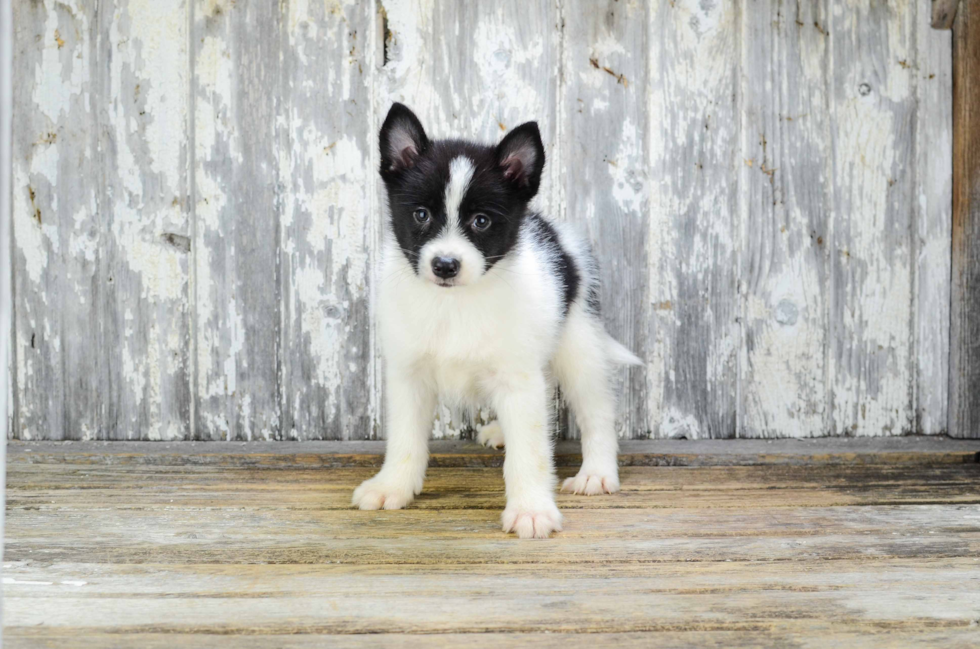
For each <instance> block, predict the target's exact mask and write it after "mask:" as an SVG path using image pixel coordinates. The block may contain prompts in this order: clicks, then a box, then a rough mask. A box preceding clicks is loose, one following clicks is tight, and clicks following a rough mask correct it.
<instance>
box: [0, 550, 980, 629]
mask: <svg viewBox="0 0 980 649" xmlns="http://www.w3.org/2000/svg"><path fill="white" fill-rule="evenodd" d="M777 563H778V562H777ZM833 563H834V564H843V565H835V567H836V568H837V569H836V570H835V571H829V570H826V569H819V568H817V569H815V570H814V571H807V572H802V571H799V566H795V568H796V572H797V573H801V574H796V575H794V574H792V573H791V572H790V571H789V570H787V568H788V567H789V566H787V565H785V563H784V565H783V566H780V568H781V569H776V570H771V569H765V568H760V570H759V572H760V575H758V576H756V575H752V574H751V573H752V570H750V569H749V567H748V566H746V565H744V564H743V565H735V566H733V568H734V569H730V570H726V571H715V570H675V569H674V566H673V565H669V566H656V567H654V569H653V570H646V569H644V567H640V566H635V567H634V568H635V570H636V573H635V574H630V573H629V571H628V570H626V569H625V568H626V566H622V565H617V566H615V567H613V570H609V569H607V567H606V566H595V567H591V566H583V567H580V568H579V569H578V571H577V573H576V571H575V570H574V569H568V568H565V569H562V568H557V569H554V570H549V571H548V572H545V570H542V569H541V568H534V567H530V566H528V567H524V569H523V570H524V572H523V574H522V573H521V572H519V571H518V570H516V569H513V568H507V567H504V569H503V570H500V569H498V568H497V567H496V566H466V567H465V568H466V569H465V570H461V569H456V570H443V569H440V568H436V569H427V570H425V571H424V572H423V571H421V570H409V571H403V570H401V569H399V567H386V568H385V569H384V570H383V571H381V570H378V569H377V568H375V569H373V570H371V571H361V570H352V569H351V568H350V567H338V568H331V567H329V566H309V567H307V570H306V572H307V574H303V573H301V572H299V571H298V570H297V569H296V568H297V567H296V566H290V567H285V568H282V567H279V568H275V567H273V568H272V569H268V568H266V567H259V566H256V567H251V566H249V567H247V568H246V569H244V570H242V571H241V572H240V573H239V574H237V575H236V574H234V573H233V572H231V571H229V570H228V569H227V568H224V569H222V568H221V567H218V566H192V565H182V566H173V567H171V566H151V567H150V570H146V569H142V570H141V569H140V568H144V567H142V566H133V567H113V566H109V567H108V569H106V568H103V567H99V566H91V565H81V566H74V565H60V566H56V567H54V569H53V570H45V569H43V568H35V569H27V570H24V569H15V570H14V571H13V572H14V574H15V575H16V576H15V577H13V579H14V580H16V581H21V582H28V583H26V584H21V585H18V584H16V583H15V584H13V585H12V588H11V593H10V594H9V595H8V596H7V597H8V605H9V607H10V608H9V609H8V610H9V613H8V614H9V615H10V616H11V617H12V621H13V622H14V624H13V625H11V624H10V623H9V622H8V625H11V626H17V627H21V628H24V627H29V626H32V625H34V624H37V623H42V622H43V623H44V624H45V625H46V626H49V627H54V628H55V629H57V628H58V627H66V626H74V627H79V626H80V627H82V628H83V629H85V630H96V629H106V630H108V629H114V630H117V632H134V631H135V632H140V631H143V632H150V631H156V632H160V631H168V630H169V631H172V632H182V633H193V632H206V631H208V630H217V629H221V630H222V631H223V633H224V634H245V633H255V632H260V633H261V632H265V633H275V632H277V631H278V632H285V631H286V630H287V629H289V628H294V629H296V628H299V629H302V630H304V631H305V632H306V633H342V634H353V633H378V632H385V633H398V632H401V633H440V632H467V631H468V632H484V633H487V632H492V633H501V632H528V631H536V632H543V631H550V632H552V633H595V632H615V631H618V632H636V631H644V630H662V631H667V630H675V631H680V630H683V629H684V627H685V625H688V624H692V623H694V624H697V623H698V622H700V623H701V624H704V625H706V626H707V627H708V628H713V629H715V630H725V629H730V630H738V629H740V628H743V629H744V628H745V625H746V623H747V622H750V621H751V622H755V623H756V624H760V623H762V624H765V623H767V622H771V621H776V620H786V619H789V620H793V619H795V620H800V621H807V622H809V623H810V624H814V625H816V624H821V623H823V624H831V625H833V624H835V622H834V621H830V620H828V618H831V617H835V612H836V616H838V617H839V619H838V620H837V621H836V623H839V624H841V625H842V626H844V625H846V626H855V627H858V628H860V627H861V626H865V627H866V628H867V629H868V630H870V628H872V627H873V625H875V624H879V625H881V626H883V627H884V628H885V629H888V628H889V627H892V628H893V629H894V628H897V627H898V626H899V625H898V623H897V622H898V621H897V620H895V619H894V618H895V615H894V612H893V609H892V610H890V608H889V607H901V608H908V607H909V606H910V605H911V606H914V607H915V609H916V617H917V618H918V619H917V620H916V622H914V623H913V624H912V625H911V626H912V629H915V628H916V625H921V627H920V628H923V629H924V628H929V627H932V628H933V629H937V628H938V629H943V628H944V627H945V628H951V629H956V628H966V627H967V626H968V624H969V623H970V621H971V615H972V613H973V610H972V606H974V605H975V603H976V601H977V599H978V598H980V595H978V594H977V593H976V592H975V590H974V591H971V587H973V588H974V589H975V586H976V581H977V576H978V570H977V567H976V564H975V563H974V562H972V561H971V562H967V561H963V560H959V561H957V560H952V561H948V562H946V564H945V565H942V566H937V565H934V564H927V565H926V566H922V565H917V564H911V563H909V562H896V564H897V565H895V564H892V563H884V562H865V563H864V564H862V563H858V562H833ZM971 564H972V565H971ZM899 567H901V568H904V572H903V571H900V570H899V569H898V568H899ZM957 567H958V568H960V569H961V571H956V570H955V568H957ZM459 568H463V567H459ZM869 568H877V569H878V570H872V569H869ZM161 569H165V570H168V573H169V575H171V576H172V579H173V583H172V584H169V583H165V584H161V585H160V586H154V585H152V583H148V582H150V581H151V580H152V576H151V575H152V574H153V573H157V574H159V573H158V571H160V570H161ZM705 573H707V574H705ZM787 573H789V574H787ZM814 573H816V574H814ZM529 576H530V577H531V579H528V577H529ZM515 581H518V582H519V583H522V586H523V589H522V592H521V595H520V597H514V593H513V592H512V589H513V584H514V583H515ZM30 582H34V583H30ZM45 582H46V583H45ZM65 582H68V583H65ZM80 582H81V585H75V584H79V583H80ZM134 590H136V591H137V592H138V593H139V594H138V595H137V594H135V593H134V592H133V591H134ZM889 590H897V592H894V593H893V594H891V595H888V594H884V593H887V592H888V591H889ZM624 592H630V593H631V597H623V593H624ZM300 593H302V594H303V595H302V596H300V595H299V594H300ZM121 595H122V596H126V599H127V600H129V602H130V603H131V604H132V609H131V612H130V613H129V614H128V615H126V616H125V619H123V620H120V619H119V617H118V616H116V617H114V615H117V613H118V607H119V605H120V604H119V601H120V600H119V597H120V596H121ZM940 595H943V596H940ZM178 598H179V599H178ZM586 600H587V602H588V603H586ZM726 600H727V604H725V603H724V602H725V601H726ZM440 601H442V602H446V601H452V602H456V603H458V605H456V606H452V607H447V606H444V605H439V602H440ZM177 602H183V603H184V613H183V614H181V615H179V616H175V615H174V614H173V610H174V609H175V607H176V605H177V604H176V603H177ZM579 607H585V608H587V609H588V615H569V609H570V608H572V609H575V608H579ZM229 609H231V610H236V611H237V613H236V614H235V615H234V616H231V615H228V613H227V611H228V610H229ZM842 609H844V610H846V612H844V610H842ZM847 609H849V610H847ZM705 610H707V611H715V615H714V616H713V619H711V620H704V619H699V618H700V617H701V615H700V613H701V612H702V611H705ZM48 613H50V614H49V615H48V616H47V617H44V616H45V614H48ZM216 619H224V620H229V622H230V623H227V622H226V623H225V624H215V620H216ZM8 628H9V626H8Z"/></svg>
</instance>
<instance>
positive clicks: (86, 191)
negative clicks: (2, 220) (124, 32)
mask: <svg viewBox="0 0 980 649" xmlns="http://www.w3.org/2000/svg"><path fill="white" fill-rule="evenodd" d="M14 24H15V33H14V39H15V43H14V89H13V90H14V118H13V119H14V126H13V133H14V140H13V186H12V193H13V217H14V218H13V228H12V230H13V239H14V246H13V251H12V252H13V254H12V258H13V267H14V272H13V274H14V288H13V292H14V299H15V303H16V304H17V305H18V308H17V312H16V314H15V319H14V349H15V376H16V384H15V385H16V387H15V389H14V408H15V420H14V421H15V424H14V428H15V432H14V435H15V436H16V437H19V438H21V439H38V438H45V439H71V438H75V439H77V438H83V439H94V438H96V437H97V436H102V435H104V434H105V426H104V422H105V420H104V412H102V411H101V409H100V408H99V405H98V404H100V402H101V399H100V395H102V394H104V392H105V390H106V388H107V381H106V370H105V366H104V363H103V362H102V360H101V356H100V352H99V350H100V349H102V341H103V338H102V333H101V331H100V327H99V322H100V316H101V313H102V311H101V295H102V293H103V291H105V290H107V288H106V283H107V280H108V277H107V276H106V275H105V274H104V273H103V272H102V271H101V269H102V267H103V264H104V261H103V255H102V252H101V245H100V244H101V242H102V240H103V238H104V236H105V222H104V219H103V215H102V211H103V209H104V207H105V206H104V200H105V196H104V191H103V186H102V183H101V178H100V175H99V174H96V173H79V170H80V169H83V170H84V169H98V168H99V167H100V165H101V164H102V153H101V152H100V149H99V130H100V124H101V122H100V119H99V117H100V115H99V110H98V106H99V105H100V104H99V102H100V93H101V87H100V86H101V77H100V70H101V69H102V66H104V65H105V64H106V61H105V60H104V59H103V51H102V50H101V49H100V47H101V45H100V35H99V29H100V25H99V20H98V16H97V15H96V12H95V6H94V5H93V4H92V3H78V2H67V3H60V2H35V3H22V2H17V3H14Z"/></svg>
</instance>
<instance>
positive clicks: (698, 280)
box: [646, 0, 742, 439]
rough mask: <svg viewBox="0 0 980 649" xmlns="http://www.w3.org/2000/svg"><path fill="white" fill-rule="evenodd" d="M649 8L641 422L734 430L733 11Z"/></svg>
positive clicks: (657, 432) (675, 432)
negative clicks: (648, 306)
mask: <svg viewBox="0 0 980 649" xmlns="http://www.w3.org/2000/svg"><path fill="white" fill-rule="evenodd" d="M655 5H656V8H655V10H654V11H652V12H651V16H650V18H651V22H650V26H649V35H648V39H649V44H650V50H649V56H650V62H649V68H650V70H651V71H652V72H651V74H650V85H649V87H648V89H647V93H648V95H647V101H648V104H647V106H648V108H647V110H648V111H649V113H648V117H647V119H648V123H649V124H650V125H651V130H650V144H649V146H650V156H651V159H650V178H651V183H650V194H651V198H650V231H649V238H648V240H647V244H646V245H647V255H648V261H649V273H650V280H649V282H650V300H651V302H652V304H653V308H654V314H655V317H654V318H653V319H652V320H651V322H650V324H649V326H650V330H649V334H648V343H647V354H648V357H647V390H648V393H649V397H648V398H649V404H650V405H649V408H650V415H649V416H650V421H651V425H650V428H651V431H652V434H653V435H654V436H657V437H679V436H685V437H687V438H691V439H697V438H705V437H733V436H734V435H735V432H736V416H735V413H736V409H737V403H736V399H735V392H736V390H735V389H734V386H735V385H736V383H737V367H736V365H737V360H738V353H737V352H738V348H739V327H738V323H737V321H736V319H737V316H738V300H737V298H736V291H737V283H736V273H737V269H736V252H735V250H736V243H735V242H736V241H737V237H738V229H737V221H736V218H737V214H736V212H737V207H738V201H737V183H736V182H735V181H734V179H733V178H734V175H735V169H736V166H735V165H736V161H737V163H738V164H739V165H740V164H742V163H741V160H737V154H738V128H737V124H738V118H737V105H736V96H737V86H738V69H737V68H738V49H737V42H738V31H739V30H738V11H737V9H736V6H735V5H734V4H733V3H725V2H718V3H699V2H695V1H693V0H679V1H677V2H660V3H655Z"/></svg>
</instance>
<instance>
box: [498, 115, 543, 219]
mask: <svg viewBox="0 0 980 649" xmlns="http://www.w3.org/2000/svg"><path fill="white" fill-rule="evenodd" d="M497 164H498V165H499V166H500V169H501V170H502V171H503V172H504V178H505V179H506V180H507V181H508V182H510V183H511V186H512V187H513V188H514V189H515V190H516V191H517V192H519V193H520V195H521V197H522V198H523V199H524V200H531V199H532V198H534V195H535V194H537V193H538V186H539V185H540V184H541V170H542V169H544V145H542V144H541V133H540V131H538V123H537V122H527V123H525V124H521V125H520V126H518V127H517V128H515V129H514V130H512V131H511V132H510V133H508V134H507V135H506V136H505V137H504V139H503V140H501V141H500V144H498V145H497Z"/></svg>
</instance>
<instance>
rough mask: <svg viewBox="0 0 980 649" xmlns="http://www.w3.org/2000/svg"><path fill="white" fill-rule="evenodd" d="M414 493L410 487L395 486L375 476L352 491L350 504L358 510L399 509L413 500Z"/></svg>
mask: <svg viewBox="0 0 980 649" xmlns="http://www.w3.org/2000/svg"><path fill="white" fill-rule="evenodd" d="M419 491H421V489H420V490H419ZM415 493H416V492H415V490H414V489H413V488H412V486H411V485H403V484H397V483H394V482H390V481H387V480H383V479H381V478H380V477H378V476H375V477H373V478H371V479H370V480H365V481H364V482H362V483H361V486H359V487H358V488H357V489H355V490H354V497H353V498H352V499H351V504H352V505H354V507H358V508H360V509H401V508H402V507H404V506H406V505H407V504H409V503H410V502H412V500H414V499H415Z"/></svg>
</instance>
